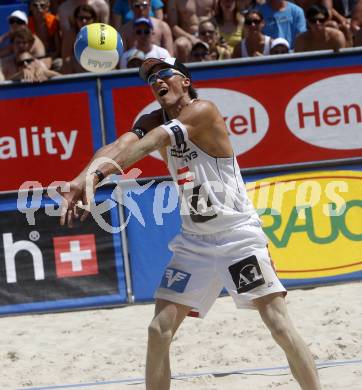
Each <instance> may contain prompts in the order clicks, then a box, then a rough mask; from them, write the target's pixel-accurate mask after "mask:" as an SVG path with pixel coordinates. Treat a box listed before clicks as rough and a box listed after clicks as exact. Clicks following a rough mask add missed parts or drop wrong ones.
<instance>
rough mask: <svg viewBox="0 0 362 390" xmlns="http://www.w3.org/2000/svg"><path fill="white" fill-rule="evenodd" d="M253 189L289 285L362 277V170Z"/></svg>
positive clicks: (287, 178)
mask: <svg viewBox="0 0 362 390" xmlns="http://www.w3.org/2000/svg"><path fill="white" fill-rule="evenodd" d="M247 189H248V194H249V197H250V199H251V200H252V201H253V203H254V205H255V207H256V208H257V209H258V212H259V214H260V215H261V218H262V220H263V229H264V231H265V233H266V234H267V236H268V238H269V240H270V244H269V250H270V253H271V257H272V259H273V261H274V263H275V265H276V269H277V272H278V275H279V277H280V278H281V279H283V281H284V283H285V285H286V286H299V285H306V284H311V285H312V284H321V283H324V282H333V281H342V280H355V279H361V278H362V172H360V171H319V172H307V173H294V174H289V175H283V176H275V177H270V178H263V179H261V180H258V181H256V182H253V183H251V182H250V183H248V184H247Z"/></svg>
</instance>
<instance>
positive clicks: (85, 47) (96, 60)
mask: <svg viewBox="0 0 362 390" xmlns="http://www.w3.org/2000/svg"><path fill="white" fill-rule="evenodd" d="M122 53H123V42H122V38H121V36H120V34H119V33H118V31H117V30H116V29H115V28H113V27H112V26H109V25H108V24H105V23H92V24H88V25H86V26H84V27H82V28H81V29H80V30H79V33H78V34H77V37H76V40H75V43H74V55H75V58H76V59H77V61H78V62H79V63H80V64H81V66H82V67H83V68H84V69H85V70H88V71H89V72H107V71H109V70H112V69H114V68H115V67H116V66H117V64H118V62H119V60H120V58H121V56H122Z"/></svg>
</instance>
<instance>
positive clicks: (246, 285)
mask: <svg viewBox="0 0 362 390" xmlns="http://www.w3.org/2000/svg"><path fill="white" fill-rule="evenodd" d="M229 271H230V274H231V277H232V278H233V281H234V283H235V286H236V289H237V292H238V294H241V293H243V292H247V291H250V290H252V289H253V288H255V287H258V286H261V285H262V284H264V283H265V280H264V277H263V274H262V272H261V269H260V266H259V263H258V259H257V258H256V257H255V256H250V257H247V258H246V259H243V260H241V261H239V262H238V263H235V264H233V265H231V266H230V267H229Z"/></svg>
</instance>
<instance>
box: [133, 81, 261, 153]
mask: <svg viewBox="0 0 362 390" xmlns="http://www.w3.org/2000/svg"><path fill="white" fill-rule="evenodd" d="M197 92H198V94H199V97H200V98H201V99H205V100H210V101H212V102H213V103H215V105H216V106H217V108H218V109H219V111H220V113H221V115H222V116H223V118H224V120H225V123H226V126H227V129H228V132H229V136H230V140H231V143H232V146H233V149H234V152H235V154H236V155H240V154H243V153H245V152H247V151H248V150H250V149H252V148H253V147H255V146H256V145H257V144H258V143H259V142H260V141H261V140H262V139H263V138H264V136H265V134H266V133H267V131H268V127H269V117H268V113H267V111H266V110H265V108H264V107H263V106H262V105H261V104H260V103H259V102H258V101H257V100H255V99H253V98H252V97H250V96H248V95H245V94H243V93H241V92H237V91H233V90H230V89H222V88H198V89H197ZM159 107H160V105H159V103H158V102H157V101H154V102H152V103H151V104H149V105H147V106H146V107H145V108H144V109H143V110H142V111H141V112H140V113H139V114H138V115H137V117H136V119H135V121H136V120H137V119H138V118H139V117H140V116H141V115H144V114H146V113H149V112H151V111H153V110H156V109H158V108H159ZM152 156H153V157H155V158H158V159H160V160H161V159H162V158H161V156H160V154H159V153H158V152H154V153H152Z"/></svg>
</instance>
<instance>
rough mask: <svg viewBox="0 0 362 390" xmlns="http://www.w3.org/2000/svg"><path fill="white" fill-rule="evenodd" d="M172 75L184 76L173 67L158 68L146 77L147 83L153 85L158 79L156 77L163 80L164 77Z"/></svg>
mask: <svg viewBox="0 0 362 390" xmlns="http://www.w3.org/2000/svg"><path fill="white" fill-rule="evenodd" d="M174 75H180V76H182V77H185V75H184V74H183V73H181V72H179V71H177V70H175V69H172V68H166V69H161V70H159V71H158V72H156V73H152V74H151V75H150V76H149V77H148V79H147V82H148V84H149V85H153V84H155V82H156V81H157V80H158V79H161V80H164V79H168V78H170V77H172V76H174Z"/></svg>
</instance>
